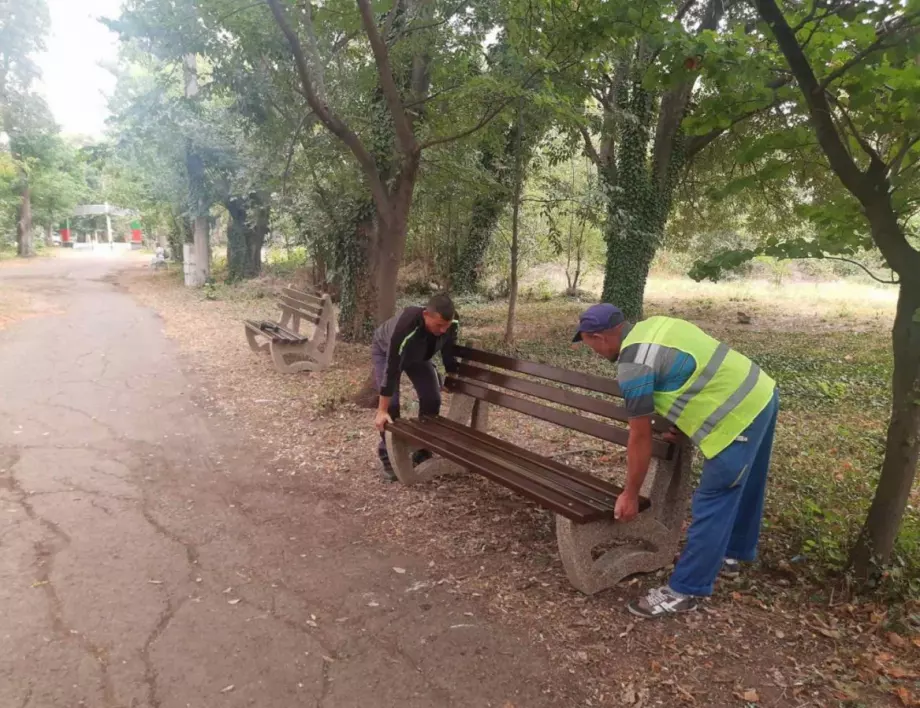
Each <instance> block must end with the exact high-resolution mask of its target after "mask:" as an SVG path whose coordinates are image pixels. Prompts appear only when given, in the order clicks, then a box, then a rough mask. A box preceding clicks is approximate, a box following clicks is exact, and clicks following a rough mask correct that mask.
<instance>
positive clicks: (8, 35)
mask: <svg viewBox="0 0 920 708" xmlns="http://www.w3.org/2000/svg"><path fill="white" fill-rule="evenodd" d="M48 24H49V16H48V7H47V5H46V3H45V2H44V0H35V2H30V1H29V0H8V1H7V2H6V3H5V4H4V8H3V11H2V12H0V125H2V127H3V130H4V132H6V134H7V135H8V136H9V149H10V154H11V155H12V157H13V160H14V161H15V163H16V165H17V171H18V175H19V179H18V186H17V191H18V194H19V210H18V212H19V213H18V216H17V220H16V224H17V225H16V242H17V252H18V254H19V255H20V256H31V255H34V248H33V245H32V190H31V187H30V183H29V178H30V171H31V169H32V167H33V166H34V163H35V160H36V158H38V157H39V154H40V152H41V151H42V150H43V149H44V145H43V143H44V142H45V141H46V140H47V137H48V135H49V133H50V132H54V131H53V129H52V126H53V121H51V120H50V114H49V112H48V110H47V106H45V105H44V101H42V100H41V99H40V98H38V97H37V96H35V95H34V94H32V92H31V88H32V83H33V81H34V80H35V79H36V78H38V76H39V70H38V67H37V65H36V64H35V60H34V55H35V54H36V53H37V52H39V51H41V50H42V49H43V48H44V43H43V41H42V38H43V37H44V34H45V31H46V30H47V28H48Z"/></svg>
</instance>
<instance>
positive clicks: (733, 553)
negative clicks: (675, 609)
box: [669, 392, 779, 596]
mask: <svg viewBox="0 0 920 708" xmlns="http://www.w3.org/2000/svg"><path fill="white" fill-rule="evenodd" d="M778 412H779V393H778V392H777V393H775V394H774V395H773V400H771V401H770V403H768V404H767V407H766V408H764V409H763V411H761V413H760V415H758V416H757V418H755V419H754V422H753V423H751V424H750V425H749V426H748V428H747V430H745V431H744V433H742V434H741V436H740V438H741V439H739V440H736V441H735V442H733V443H732V444H731V445H729V446H728V447H727V448H725V449H724V450H723V451H722V452H720V453H719V454H718V455H716V456H715V457H713V458H712V459H710V460H706V462H705V463H704V464H703V474H702V476H701V478H700V485H699V487H697V489H696V492H695V493H694V495H693V504H692V506H691V512H692V516H693V519H692V521H691V523H690V528H689V529H688V530H687V545H686V546H685V547H684V552H683V553H681V556H680V559H679V560H678V561H677V566H676V567H675V568H674V572H673V573H672V574H671V580H670V583H669V584H670V586H671V589H672V590H676V591H677V592H679V593H683V594H684V595H696V596H706V595H711V594H712V586H713V584H714V583H715V581H716V577H717V576H718V575H719V570H720V569H721V567H722V561H723V560H724V559H725V558H734V559H735V560H740V561H752V560H754V557H755V556H756V555H757V539H758V537H759V536H760V523H761V520H762V519H763V503H764V496H765V494H766V490H767V472H768V471H769V468H770V453H771V452H772V450H773V433H774V431H775V430H776V415H777V413H778Z"/></svg>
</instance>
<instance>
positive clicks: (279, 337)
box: [243, 320, 306, 343]
mask: <svg viewBox="0 0 920 708" xmlns="http://www.w3.org/2000/svg"><path fill="white" fill-rule="evenodd" d="M243 323H244V324H245V325H246V327H248V328H249V329H251V330H253V331H254V332H255V333H256V334H261V335H262V336H264V337H268V338H269V339H271V340H272V341H275V342H292V343H299V342H305V341H306V337H301V336H300V335H299V334H295V333H294V332H291V331H290V330H289V329H285V328H284V327H282V326H281V325H279V324H275V323H273V324H275V327H277V328H278V331H274V330H273V331H266V330H264V329H262V327H261V323H260V322H256V321H255V320H244V321H243Z"/></svg>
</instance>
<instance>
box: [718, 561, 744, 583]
mask: <svg viewBox="0 0 920 708" xmlns="http://www.w3.org/2000/svg"><path fill="white" fill-rule="evenodd" d="M719 575H721V576H722V577H723V578H737V577H738V576H739V575H741V561H737V560H735V559H734V558H726V559H725V560H724V561H722V570H721V571H720V572H719Z"/></svg>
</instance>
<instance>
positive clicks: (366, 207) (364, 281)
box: [331, 197, 377, 342]
mask: <svg viewBox="0 0 920 708" xmlns="http://www.w3.org/2000/svg"><path fill="white" fill-rule="evenodd" d="M350 211H351V216H350V217H349V218H348V219H347V220H343V222H342V224H341V227H340V228H339V229H338V230H337V232H336V233H334V234H333V235H332V239H331V244H332V251H331V257H332V267H333V271H334V273H335V275H334V279H335V283H336V285H337V286H338V288H339V290H340V298H339V336H340V337H341V338H342V339H344V340H345V341H349V342H368V341H370V337H371V334H372V333H373V331H374V324H375V317H376V311H377V304H376V301H377V291H376V285H375V279H374V276H373V273H374V272H375V258H376V255H375V254H376V251H377V227H376V224H375V223H374V203H373V200H371V199H370V198H369V197H368V198H366V199H360V200H358V201H357V202H356V203H354V205H353V206H352V208H351V209H350Z"/></svg>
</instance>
